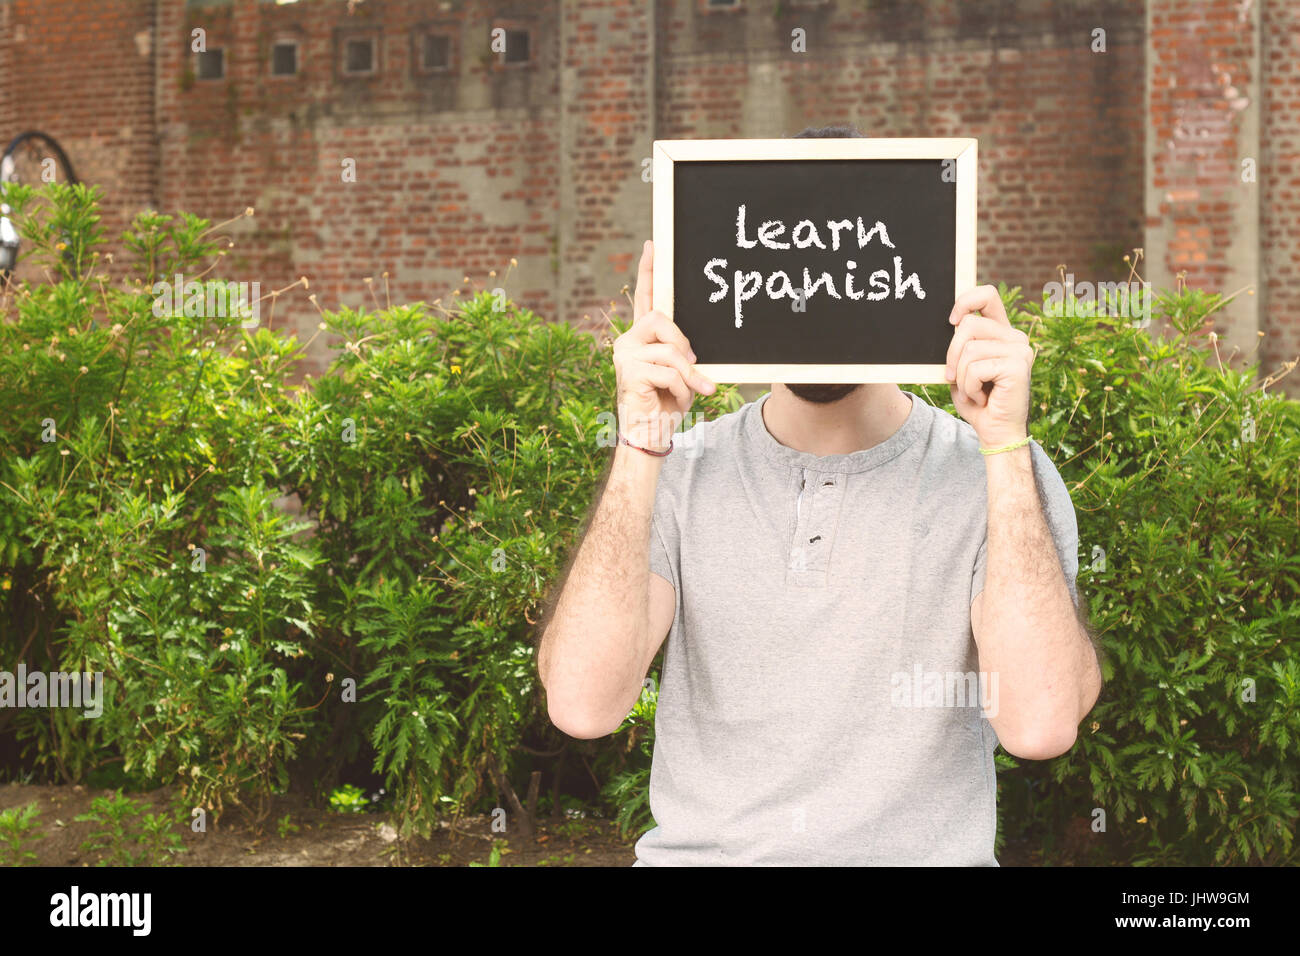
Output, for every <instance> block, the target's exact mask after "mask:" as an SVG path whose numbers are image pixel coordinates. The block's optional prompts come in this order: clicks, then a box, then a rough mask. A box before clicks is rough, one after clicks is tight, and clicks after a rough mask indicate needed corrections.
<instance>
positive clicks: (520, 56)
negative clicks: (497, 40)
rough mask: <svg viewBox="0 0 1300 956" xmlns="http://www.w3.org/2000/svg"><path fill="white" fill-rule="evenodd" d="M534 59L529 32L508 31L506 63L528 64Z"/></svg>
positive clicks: (503, 57)
mask: <svg viewBox="0 0 1300 956" xmlns="http://www.w3.org/2000/svg"><path fill="white" fill-rule="evenodd" d="M531 59H532V49H531V37H530V36H529V33H528V31H527V30H510V29H507V30H506V52H505V54H504V55H503V56H502V60H503V62H505V63H510V64H518V63H527V62H528V61H529V60H531Z"/></svg>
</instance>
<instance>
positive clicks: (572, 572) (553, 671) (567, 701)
mask: <svg viewBox="0 0 1300 956" xmlns="http://www.w3.org/2000/svg"><path fill="white" fill-rule="evenodd" d="M662 465H663V463H662V461H661V460H660V459H658V458H656V457H653V456H650V455H646V454H643V453H642V452H640V451H636V450H634V449H631V448H628V447H626V446H624V445H619V446H618V447H617V448H616V450H615V452H614V458H613V462H612V463H611V466H610V470H609V473H608V476H607V478H606V482H605V487H604V489H603V490H602V493H601V495H600V500H599V503H598V504H597V506H596V508H595V511H594V513H593V515H592V519H591V524H590V526H589V528H588V529H587V532H586V534H585V535H584V537H583V539H582V543H581V544H580V545H579V547H578V550H577V554H576V556H575V558H574V561H573V564H572V566H571V567H570V569H569V574H568V576H567V578H566V579H565V582H564V585H563V587H562V588H561V591H560V595H559V598H558V600H557V601H556V604H555V608H554V613H553V615H552V617H551V620H550V622H549V623H548V624H547V625H546V627H545V629H544V631H543V634H542V640H541V646H540V648H539V650H538V671H539V673H540V676H541V680H542V684H543V685H544V686H545V688H546V693H547V702H548V707H549V710H550V715H551V719H552V720H553V721H554V722H555V724H556V726H558V727H560V728H561V729H562V730H565V731H566V732H568V733H571V734H574V735H575V736H588V735H594V734H597V733H598V732H600V729H601V727H602V726H603V725H604V724H605V723H608V722H610V721H613V720H621V719H622V718H623V717H624V716H626V714H627V712H628V711H629V710H630V709H631V707H632V705H633V704H634V703H635V701H636V695H637V694H638V693H639V691H640V688H641V681H642V678H643V677H644V671H645V667H646V665H647V663H648V658H649V656H650V655H649V642H650V639H651V638H650V634H649V613H648V610H649V609H648V601H649V582H650V552H649V542H650V519H651V515H652V514H653V511H654V500H655V486H656V484H657V482H658V479H659V472H660V469H661V468H662ZM604 732H608V731H604Z"/></svg>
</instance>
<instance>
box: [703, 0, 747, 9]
mask: <svg viewBox="0 0 1300 956" xmlns="http://www.w3.org/2000/svg"><path fill="white" fill-rule="evenodd" d="M704 5H705V6H706V7H708V8H709V9H710V10H729V9H733V8H735V7H738V6H740V0H704Z"/></svg>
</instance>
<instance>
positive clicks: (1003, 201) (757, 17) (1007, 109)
mask: <svg viewBox="0 0 1300 956" xmlns="http://www.w3.org/2000/svg"><path fill="white" fill-rule="evenodd" d="M1078 6H1079V5H1077V4H1073V5H1071V4H1057V5H1051V4H1045V3H1002V4H987V3H985V4H972V3H962V4H959V3H955V2H944V3H935V2H931V3H924V4H920V3H917V4H904V3H893V2H875V3H852V4H850V3H828V4H825V5H821V6H812V7H800V6H796V5H793V4H790V3H787V4H784V5H783V7H784V11H785V12H784V13H783V14H782V15H781V16H779V17H778V16H773V15H772V7H771V5H769V4H750V5H748V7H747V8H743V9H742V10H741V11H735V12H733V11H726V12H713V11H707V10H706V9H704V8H703V6H702V5H701V4H700V3H698V2H696V0H675V2H672V3H661V4H660V8H661V9H662V10H663V11H664V16H663V19H662V20H661V23H660V36H659V43H660V55H661V65H660V74H661V81H660V95H659V99H658V129H657V134H658V136H659V138H661V139H674V138H683V139H685V138H711V137H733V136H786V135H791V134H793V133H795V132H798V131H799V129H801V128H803V127H804V126H807V125H817V126H821V125H830V124H841V123H847V124H852V125H856V126H857V127H858V128H859V129H860V130H862V132H863V133H865V134H867V135H868V136H974V137H977V138H978V139H979V152H980V171H979V207H980V212H979V248H978V262H979V269H978V275H979V281H981V282H997V281H999V280H1001V281H1004V282H1006V283H1007V284H1009V285H1020V286H1023V287H1024V288H1025V290H1026V292H1027V293H1029V292H1030V291H1031V290H1037V292H1038V293H1039V294H1041V290H1042V287H1043V285H1044V283H1046V282H1049V281H1055V280H1058V279H1059V276H1058V274H1057V271H1056V267H1057V266H1058V265H1059V264H1061V263H1065V264H1067V265H1068V266H1070V268H1071V269H1073V270H1074V271H1075V273H1076V274H1077V275H1078V277H1079V278H1080V279H1082V278H1083V277H1084V276H1085V275H1088V276H1091V277H1093V278H1094V279H1096V278H1104V279H1107V280H1110V279H1116V278H1120V277H1122V275H1124V274H1125V273H1124V270H1123V262H1122V258H1121V257H1122V256H1123V254H1124V252H1125V251H1126V250H1127V249H1129V248H1132V247H1133V246H1140V245H1141V244H1142V189H1143V177H1142V148H1143V114H1142V110H1143V104H1142V97H1141V89H1142V76H1143V60H1144V38H1143V22H1142V11H1141V8H1140V7H1138V6H1136V5H1133V4H1118V3H1114V4H1109V3H1099V4H1092V5H1090V8H1089V9H1090V10H1091V11H1093V12H1090V13H1087V14H1083V13H1077V12H1072V9H1073V8H1075V7H1078ZM1096 27H1102V28H1104V29H1106V31H1107V51H1106V52H1105V53H1104V54H1102V53H1093V52H1092V51H1091V31H1092V30H1093V29H1094V28H1096ZM795 29H802V30H803V31H804V39H805V46H806V52H794V51H793V50H792V31H793V30H795Z"/></svg>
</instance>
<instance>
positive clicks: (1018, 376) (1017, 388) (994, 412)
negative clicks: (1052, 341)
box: [947, 285, 1034, 448]
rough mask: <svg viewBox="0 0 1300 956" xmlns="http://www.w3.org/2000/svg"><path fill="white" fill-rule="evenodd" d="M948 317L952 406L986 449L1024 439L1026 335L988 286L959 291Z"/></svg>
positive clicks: (1029, 359) (1029, 353) (1030, 352)
mask: <svg viewBox="0 0 1300 956" xmlns="http://www.w3.org/2000/svg"><path fill="white" fill-rule="evenodd" d="M977 313H978V314H977ZM948 321H949V322H951V323H952V324H953V325H955V326H956V330H955V331H954V332H953V335H952V343H951V344H950V345H949V346H948V359H947V366H948V371H947V376H948V382H949V390H950V391H951V392H952V400H953V404H954V405H956V407H957V411H958V412H959V413H960V414H961V417H962V418H964V419H965V420H966V421H967V422H969V423H970V425H971V427H972V428H974V429H975V433H976V434H977V435H978V436H979V438H980V443H981V445H983V446H984V447H985V448H995V447H998V446H1000V445H1006V444H1010V443H1011V442H1015V441H1019V440H1020V439H1022V438H1024V437H1025V436H1026V435H1028V434H1029V373H1030V369H1031V368H1032V367H1033V365H1034V349H1033V346H1031V345H1030V344H1029V336H1027V335H1026V334H1025V333H1024V332H1021V331H1020V330H1019V329H1017V328H1015V327H1013V326H1012V325H1011V321H1010V320H1009V319H1008V318H1007V310H1006V308H1005V307H1004V306H1003V305H1002V297H1001V296H999V295H998V290H997V289H996V288H995V287H994V286H991V285H982V286H979V287H978V288H975V289H971V290H970V291H969V292H965V293H963V294H962V295H960V296H958V297H957V301H956V302H955V303H953V307H952V312H950V313H949V315H948Z"/></svg>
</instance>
